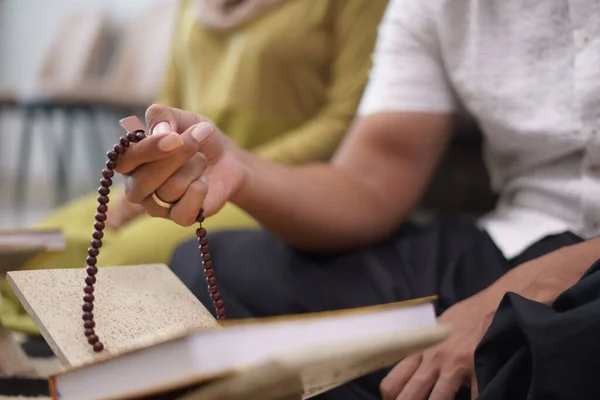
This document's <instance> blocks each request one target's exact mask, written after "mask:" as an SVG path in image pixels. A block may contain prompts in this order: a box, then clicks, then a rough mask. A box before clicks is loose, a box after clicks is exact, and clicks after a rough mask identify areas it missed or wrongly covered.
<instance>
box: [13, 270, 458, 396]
mask: <svg viewBox="0 0 600 400" xmlns="http://www.w3.org/2000/svg"><path fill="white" fill-rule="evenodd" d="M84 275H85V271H84V270H83V269H82V270H77V269H66V270H44V271H19V272H10V273H9V274H8V280H9V283H10V284H11V286H12V288H13V290H14V291H15V293H16V294H17V296H18V297H19V299H20V300H21V302H22V303H23V306H24V307H25V309H26V310H27V312H28V313H29V314H30V316H31V317H32V319H33V320H34V322H35V323H36V324H37V326H38V328H39V329H40V331H41V332H42V334H43V335H44V337H45V338H46V340H47V341H48V343H49V344H50V346H51V347H52V349H53V350H54V352H55V353H56V354H57V356H58V357H59V359H60V360H61V362H62V363H63V365H64V366H65V369H64V370H62V371H59V372H58V373H57V374H55V375H53V376H52V377H51V378H50V383H51V391H52V394H53V396H54V398H55V399H61V400H63V399H64V400H71V399H73V400H96V399H97V400H100V399H102V400H110V399H132V398H145V399H148V398H162V397H159V395H161V394H165V393H169V392H171V393H184V392H185V391H186V390H188V389H191V388H198V387H201V386H202V385H207V384H210V383H212V382H215V381H219V380H223V379H227V378H230V377H232V376H236V375H239V374H244V373H247V372H248V371H252V370H253V369H259V368H261V367H262V366H265V365H268V364H270V363H276V364H277V365H279V366H281V367H282V368H285V369H286V370H289V371H294V373H296V374H297V375H298V377H299V378H300V381H301V385H302V397H303V398H310V397H313V396H315V395H317V394H319V393H322V392H323V391H326V390H329V389H331V388H333V387H336V386H338V385H341V384H343V383H345V382H348V381H350V380H352V379H354V378H357V377H359V376H362V375H364V374H366V373H369V372H372V371H375V370H378V369H381V368H384V367H386V366H389V365H392V364H394V363H396V362H398V361H399V360H401V359H402V358H404V357H405V356H407V355H409V354H411V353H412V352H414V351H417V350H419V349H422V348H424V347H427V346H430V345H432V344H435V343H437V342H439V341H441V340H442V339H443V338H444V337H445V336H446V335H447V333H448V330H447V329H446V328H445V327H441V326H438V325H436V316H435V312H434V308H433V305H432V304H431V300H432V298H424V299H415V300H412V301H409V302H403V303H394V304H388V305H382V306H373V307H365V308H356V309H351V310H340V311H332V312H323V313H316V314H303V315H295V316H284V317H271V318H262V319H252V320H225V321H222V322H221V324H219V323H218V322H217V321H216V320H215V319H214V318H213V317H212V315H211V314H210V313H209V312H208V310H207V309H206V308H205V307H204V306H203V305H202V304H201V303H200V302H199V301H198V300H197V299H196V298H195V296H194V295H193V294H192V293H191V292H190V291H189V290H188V289H187V288H186V287H185V285H183V283H182V282H181V281H179V280H178V279H177V277H176V276H175V275H174V274H173V273H172V272H171V271H170V269H169V268H168V267H167V266H165V265H160V264H159V265H141V266H126V267H104V268H100V272H99V273H98V275H97V276H98V283H97V285H96V286H97V288H96V292H95V293H94V294H95V295H96V302H95V304H96V307H95V309H94V314H95V320H96V332H98V334H99V336H100V338H101V340H103V342H104V344H105V346H106V349H107V350H108V351H107V352H105V353H101V354H100V355H97V354H94V353H93V351H92V350H91V346H89V345H88V344H87V341H86V340H85V337H84V335H83V330H82V325H81V304H80V298H81V291H82V289H81V288H82V282H83V279H84ZM153 396H156V397H153Z"/></svg>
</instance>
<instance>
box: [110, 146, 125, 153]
mask: <svg viewBox="0 0 600 400" xmlns="http://www.w3.org/2000/svg"><path fill="white" fill-rule="evenodd" d="M113 151H114V152H115V153H117V154H123V153H125V147H123V146H121V145H120V144H115V147H113Z"/></svg>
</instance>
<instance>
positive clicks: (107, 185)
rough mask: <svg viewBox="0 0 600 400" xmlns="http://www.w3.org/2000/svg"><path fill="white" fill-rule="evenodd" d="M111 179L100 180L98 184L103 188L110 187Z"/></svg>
mask: <svg viewBox="0 0 600 400" xmlns="http://www.w3.org/2000/svg"><path fill="white" fill-rule="evenodd" d="M112 183H113V182H112V179H108V178H102V179H100V184H101V185H102V186H104V187H110V186H111V185H112Z"/></svg>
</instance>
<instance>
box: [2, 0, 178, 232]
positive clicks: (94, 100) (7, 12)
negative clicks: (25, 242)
mask: <svg viewBox="0 0 600 400" xmlns="http://www.w3.org/2000/svg"><path fill="white" fill-rule="evenodd" d="M174 3H175V2H174V1H170V0H0V229H5V228H12V227H23V226H29V225H32V224H35V223H36V222H37V221H38V220H39V219H40V218H41V217H43V216H45V215H46V214H47V213H48V212H49V211H50V210H52V209H53V208H54V207H56V206H58V205H61V204H64V203H65V202H67V201H68V200H70V199H73V198H75V197H77V196H79V195H81V194H84V193H86V192H89V191H90V190H93V189H95V188H96V186H97V180H98V179H97V178H98V176H99V172H100V170H101V168H102V164H103V162H104V161H103V159H104V154H105V153H106V150H107V149H108V148H109V147H110V146H111V145H112V144H113V143H114V142H115V139H116V138H117V137H118V136H117V135H119V134H120V133H121V132H120V130H119V129H120V127H119V126H118V125H117V124H116V122H117V119H118V118H120V117H122V116H126V115H129V114H131V113H132V112H135V113H137V114H141V115H143V110H144V109H145V107H146V106H147V105H148V104H151V103H152V102H153V101H154V98H155V96H156V91H157V90H158V84H159V83H160V77H161V74H162V73H163V70H164V64H165V61H166V60H167V57H166V55H167V54H166V53H167V51H168V48H169V45H170V43H169V40H170V34H171V32H172V31H173V29H172V28H173V25H174V20H175V16H176V11H175V8H176V7H175V4H174ZM150 26H151V27H152V29H148V27H150ZM125 53H127V54H131V55H134V57H133V58H132V57H125ZM136 56H137V57H136ZM150 60H151V61H152V62H149V61H150Z"/></svg>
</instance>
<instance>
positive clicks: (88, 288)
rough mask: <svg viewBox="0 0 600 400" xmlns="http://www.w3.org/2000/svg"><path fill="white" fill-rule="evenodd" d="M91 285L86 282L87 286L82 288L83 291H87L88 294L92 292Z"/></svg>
mask: <svg viewBox="0 0 600 400" xmlns="http://www.w3.org/2000/svg"><path fill="white" fill-rule="evenodd" d="M86 283H87V282H86ZM92 285H93V283H92ZM92 285H90V284H88V286H86V287H84V288H83V291H84V292H86V293H89V294H92V293H94V287H93V286H92Z"/></svg>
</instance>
